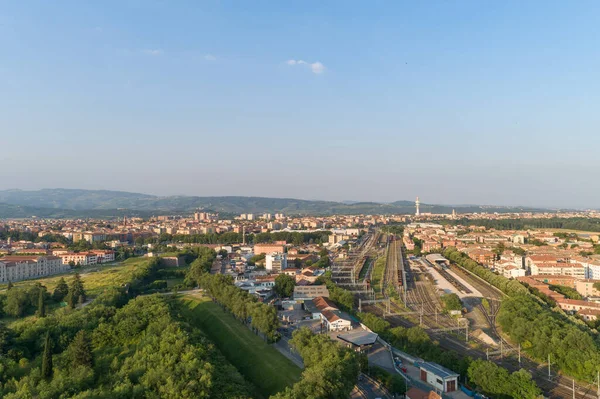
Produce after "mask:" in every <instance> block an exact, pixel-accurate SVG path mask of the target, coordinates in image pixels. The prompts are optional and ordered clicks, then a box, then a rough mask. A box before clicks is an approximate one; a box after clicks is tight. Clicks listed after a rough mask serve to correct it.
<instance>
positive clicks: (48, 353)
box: [42, 332, 52, 380]
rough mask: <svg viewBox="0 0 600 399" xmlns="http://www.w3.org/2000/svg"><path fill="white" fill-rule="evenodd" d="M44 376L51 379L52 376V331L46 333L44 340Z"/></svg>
mask: <svg viewBox="0 0 600 399" xmlns="http://www.w3.org/2000/svg"><path fill="white" fill-rule="evenodd" d="M42 377H43V378H44V379H46V380H49V379H50V378H51V377H52V341H51V340H50V332H47V333H46V339H45V340H44V354H43V355H42Z"/></svg>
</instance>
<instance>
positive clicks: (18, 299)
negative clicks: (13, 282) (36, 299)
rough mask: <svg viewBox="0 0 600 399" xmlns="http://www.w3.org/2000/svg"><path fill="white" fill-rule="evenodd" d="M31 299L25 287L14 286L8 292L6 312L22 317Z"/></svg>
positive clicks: (5, 305)
mask: <svg viewBox="0 0 600 399" xmlns="http://www.w3.org/2000/svg"><path fill="white" fill-rule="evenodd" d="M30 303H31V301H30V299H29V295H27V292H26V291H25V289H23V288H16V287H14V288H12V289H11V290H9V291H7V292H6V302H5V304H4V312H5V313H6V314H8V315H11V316H15V317H21V316H23V315H24V314H25V312H26V311H27V309H28V307H29V305H30Z"/></svg>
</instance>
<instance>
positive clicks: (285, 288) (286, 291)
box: [274, 274, 296, 298]
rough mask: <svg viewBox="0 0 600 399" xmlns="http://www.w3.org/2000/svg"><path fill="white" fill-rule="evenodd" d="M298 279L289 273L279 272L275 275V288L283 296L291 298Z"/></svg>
mask: <svg viewBox="0 0 600 399" xmlns="http://www.w3.org/2000/svg"><path fill="white" fill-rule="evenodd" d="M295 286H296V279H294V278H293V277H291V276H288V275H287V274H279V275H278V276H277V277H275V287H274V290H275V292H276V293H277V295H279V296H280V297H281V298H289V297H291V296H292V294H293V293H294V287H295Z"/></svg>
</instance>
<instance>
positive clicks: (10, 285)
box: [6, 281, 13, 290]
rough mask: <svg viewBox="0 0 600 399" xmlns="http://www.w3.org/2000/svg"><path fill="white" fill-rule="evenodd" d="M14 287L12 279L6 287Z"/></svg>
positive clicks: (8, 288)
mask: <svg viewBox="0 0 600 399" xmlns="http://www.w3.org/2000/svg"><path fill="white" fill-rule="evenodd" d="M12 287H13V283H12V281H9V282H8V286H6V289H7V290H10V289H11V288H12Z"/></svg>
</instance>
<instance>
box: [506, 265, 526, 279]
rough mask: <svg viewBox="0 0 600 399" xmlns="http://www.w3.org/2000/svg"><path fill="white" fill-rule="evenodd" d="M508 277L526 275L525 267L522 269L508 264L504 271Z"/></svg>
mask: <svg viewBox="0 0 600 399" xmlns="http://www.w3.org/2000/svg"><path fill="white" fill-rule="evenodd" d="M502 273H503V274H504V277H506V278H517V277H524V276H525V269H520V268H518V267H516V266H514V265H509V266H506V267H505V268H504V270H503V272H502Z"/></svg>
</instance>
